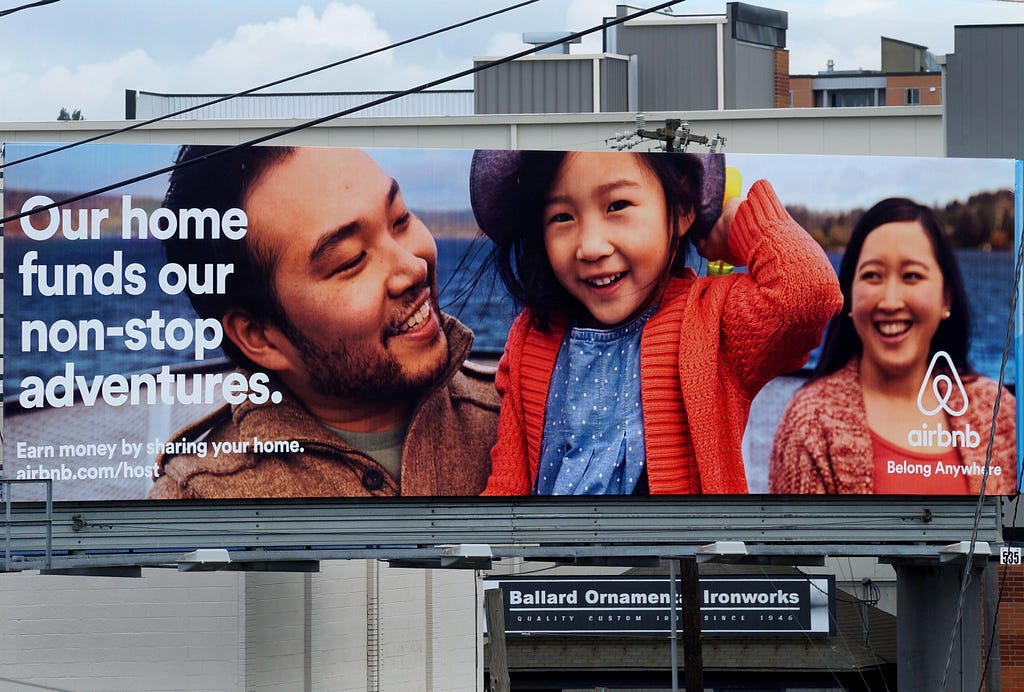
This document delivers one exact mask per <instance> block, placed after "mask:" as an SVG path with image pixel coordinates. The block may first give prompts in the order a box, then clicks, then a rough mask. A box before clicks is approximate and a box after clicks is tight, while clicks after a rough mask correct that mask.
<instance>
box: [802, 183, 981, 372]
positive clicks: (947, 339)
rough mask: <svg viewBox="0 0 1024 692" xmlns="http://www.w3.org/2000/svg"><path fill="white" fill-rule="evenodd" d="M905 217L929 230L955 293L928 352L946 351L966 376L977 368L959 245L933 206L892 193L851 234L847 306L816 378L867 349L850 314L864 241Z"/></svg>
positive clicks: (842, 277) (844, 284) (844, 281)
mask: <svg viewBox="0 0 1024 692" xmlns="http://www.w3.org/2000/svg"><path fill="white" fill-rule="evenodd" d="M900 221H916V222H917V223H919V224H920V225H921V228H923V229H924V232H925V235H927V236H928V240H929V241H930V242H931V246H932V251H933V252H934V253H935V261H936V262H937V263H938V265H939V269H940V270H941V271H942V281H943V288H944V290H945V294H946V296H948V298H949V317H948V318H946V319H944V320H941V321H940V322H939V327H938V329H936V331H935V334H934V335H933V336H932V341H931V346H930V347H929V349H928V354H929V356H931V355H934V354H935V352H936V351H945V352H946V353H948V354H949V356H950V358H951V359H952V361H953V365H954V366H956V369H957V372H959V373H960V375H961V376H963V375H969V374H972V373H973V370H972V369H971V367H970V365H969V363H968V360H967V351H968V348H969V346H970V336H969V333H970V326H971V324H970V322H971V316H970V309H969V307H968V305H967V294H966V292H965V291H964V282H963V278H962V277H961V275H960V266H959V265H958V264H957V261H956V256H955V255H954V254H953V246H952V245H951V244H950V242H949V239H948V238H946V235H945V234H944V233H943V232H942V227H941V225H940V224H939V220H938V219H937V218H936V216H935V214H934V213H933V212H932V210H931V209H929V208H928V207H925V206H923V205H921V204H918V203H917V202H915V201H913V200H910V199H906V198H904V197H890V198H889V199H884V200H882V201H881V202H879V203H878V204H876V205H875V206H873V207H871V208H870V209H868V210H867V211H866V212H865V213H864V215H863V216H862V217H861V218H860V220H859V221H858V222H857V225H856V226H854V228H853V232H852V233H851V234H850V242H849V243H847V245H846V252H845V253H843V260H842V262H841V263H840V265H839V287H840V288H841V289H842V291H843V311H842V312H841V313H840V314H839V315H838V316H836V317H834V318H832V322H831V323H830V324H829V327H828V333H827V334H826V336H825V343H824V345H823V346H822V350H821V357H820V358H819V359H818V365H817V367H815V369H814V377H813V378H812V379H817V378H819V377H824V376H825V375H830V374H832V373H834V372H836V371H837V370H839V369H840V368H842V367H843V366H844V365H846V364H847V363H848V362H849V361H850V359H851V358H853V357H854V356H859V355H860V354H861V352H862V350H863V344H862V343H861V340H860V336H858V334H857V330H856V329H854V326H853V320H852V319H850V310H851V309H852V306H853V301H852V293H853V279H854V274H855V273H856V269H857V263H858V262H859V261H860V253H861V250H862V249H863V248H864V241H865V240H866V239H867V237H868V235H869V234H870V233H871V231H873V230H875V229H876V228H878V227H879V226H882V225H884V224H887V223H893V222H900Z"/></svg>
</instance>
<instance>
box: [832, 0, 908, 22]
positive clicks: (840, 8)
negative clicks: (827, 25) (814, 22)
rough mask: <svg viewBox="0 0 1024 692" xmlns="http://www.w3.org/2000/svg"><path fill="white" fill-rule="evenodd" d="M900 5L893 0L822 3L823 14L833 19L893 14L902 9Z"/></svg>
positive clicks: (850, 0)
mask: <svg viewBox="0 0 1024 692" xmlns="http://www.w3.org/2000/svg"><path fill="white" fill-rule="evenodd" d="M899 5H900V3H896V2H892V0H830V2H825V3H822V4H821V14H822V15H823V16H826V17H831V18H833V19H837V18H845V17H865V16H867V17H873V16H879V17H880V16H892V14H893V13H894V12H897V11H899V10H900V9H901V8H900V7H899Z"/></svg>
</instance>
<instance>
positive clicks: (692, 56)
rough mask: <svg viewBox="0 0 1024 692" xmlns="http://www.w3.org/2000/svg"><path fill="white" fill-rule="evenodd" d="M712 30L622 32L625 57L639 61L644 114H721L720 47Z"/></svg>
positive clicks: (639, 28) (633, 28) (627, 28)
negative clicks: (683, 112) (719, 96)
mask: <svg viewBox="0 0 1024 692" xmlns="http://www.w3.org/2000/svg"><path fill="white" fill-rule="evenodd" d="M716 35H717V28H716V25H714V24H700V25H692V26H681V25H678V24H673V25H666V26H654V25H642V24H641V25H631V24H623V25H621V26H619V27H618V37H617V48H618V52H619V54H621V55H640V56H641V57H640V61H639V74H638V79H639V84H638V85H637V95H638V98H639V103H638V104H637V107H638V108H639V110H641V111H678V110H715V109H716V108H718V77H717V75H718V58H717V55H718V43H717V38H716Z"/></svg>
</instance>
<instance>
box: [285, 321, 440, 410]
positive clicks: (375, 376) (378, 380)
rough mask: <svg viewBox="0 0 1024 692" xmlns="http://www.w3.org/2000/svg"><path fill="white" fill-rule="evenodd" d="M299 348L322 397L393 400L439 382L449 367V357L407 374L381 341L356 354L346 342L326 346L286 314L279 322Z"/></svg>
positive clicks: (414, 393)
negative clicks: (373, 348) (377, 346)
mask: <svg viewBox="0 0 1024 692" xmlns="http://www.w3.org/2000/svg"><path fill="white" fill-rule="evenodd" d="M280 326H281V328H282V331H284V333H285V336H287V337H288V339H289V341H291V342H292V345H294V346H295V348H296V349H297V350H298V351H299V355H300V356H301V358H302V362H303V365H305V367H306V372H307V374H308V376H309V385H310V386H311V387H312V388H313V389H314V390H315V391H316V392H317V393H319V394H321V395H323V396H330V397H338V398H357V399H363V400H366V401H390V400H393V399H398V398H402V397H408V396H412V395H418V394H419V393H421V392H422V391H423V390H425V389H427V388H428V387H430V386H431V385H432V384H434V383H435V382H437V380H438V379H439V378H440V377H441V374H442V373H443V372H444V370H445V368H446V367H447V362H446V359H441V360H439V361H438V363H437V365H436V366H435V367H432V368H430V369H429V370H426V371H424V372H422V373H419V374H416V375H412V374H409V373H406V372H405V371H404V370H403V369H402V366H401V364H400V363H399V362H398V361H397V360H396V359H395V358H394V356H393V355H392V354H391V353H389V352H388V351H387V347H386V343H384V342H382V344H381V350H380V351H378V352H375V353H357V352H353V351H352V350H351V349H349V348H348V347H347V346H346V345H345V344H344V343H343V342H340V341H339V342H337V343H334V344H330V345H325V344H322V343H320V342H317V341H314V340H312V339H310V338H309V337H307V336H306V335H305V334H304V333H303V332H302V331H301V330H299V329H298V328H297V327H296V326H295V325H294V324H292V323H291V321H290V320H289V319H288V318H287V317H285V318H284V320H282V324H281V325H280Z"/></svg>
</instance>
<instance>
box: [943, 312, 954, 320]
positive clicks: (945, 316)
mask: <svg viewBox="0 0 1024 692" xmlns="http://www.w3.org/2000/svg"><path fill="white" fill-rule="evenodd" d="M951 314H953V313H951V312H950V311H949V310H946V311H945V312H944V313H942V319H944V320H948V319H949V316H950V315H951Z"/></svg>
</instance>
